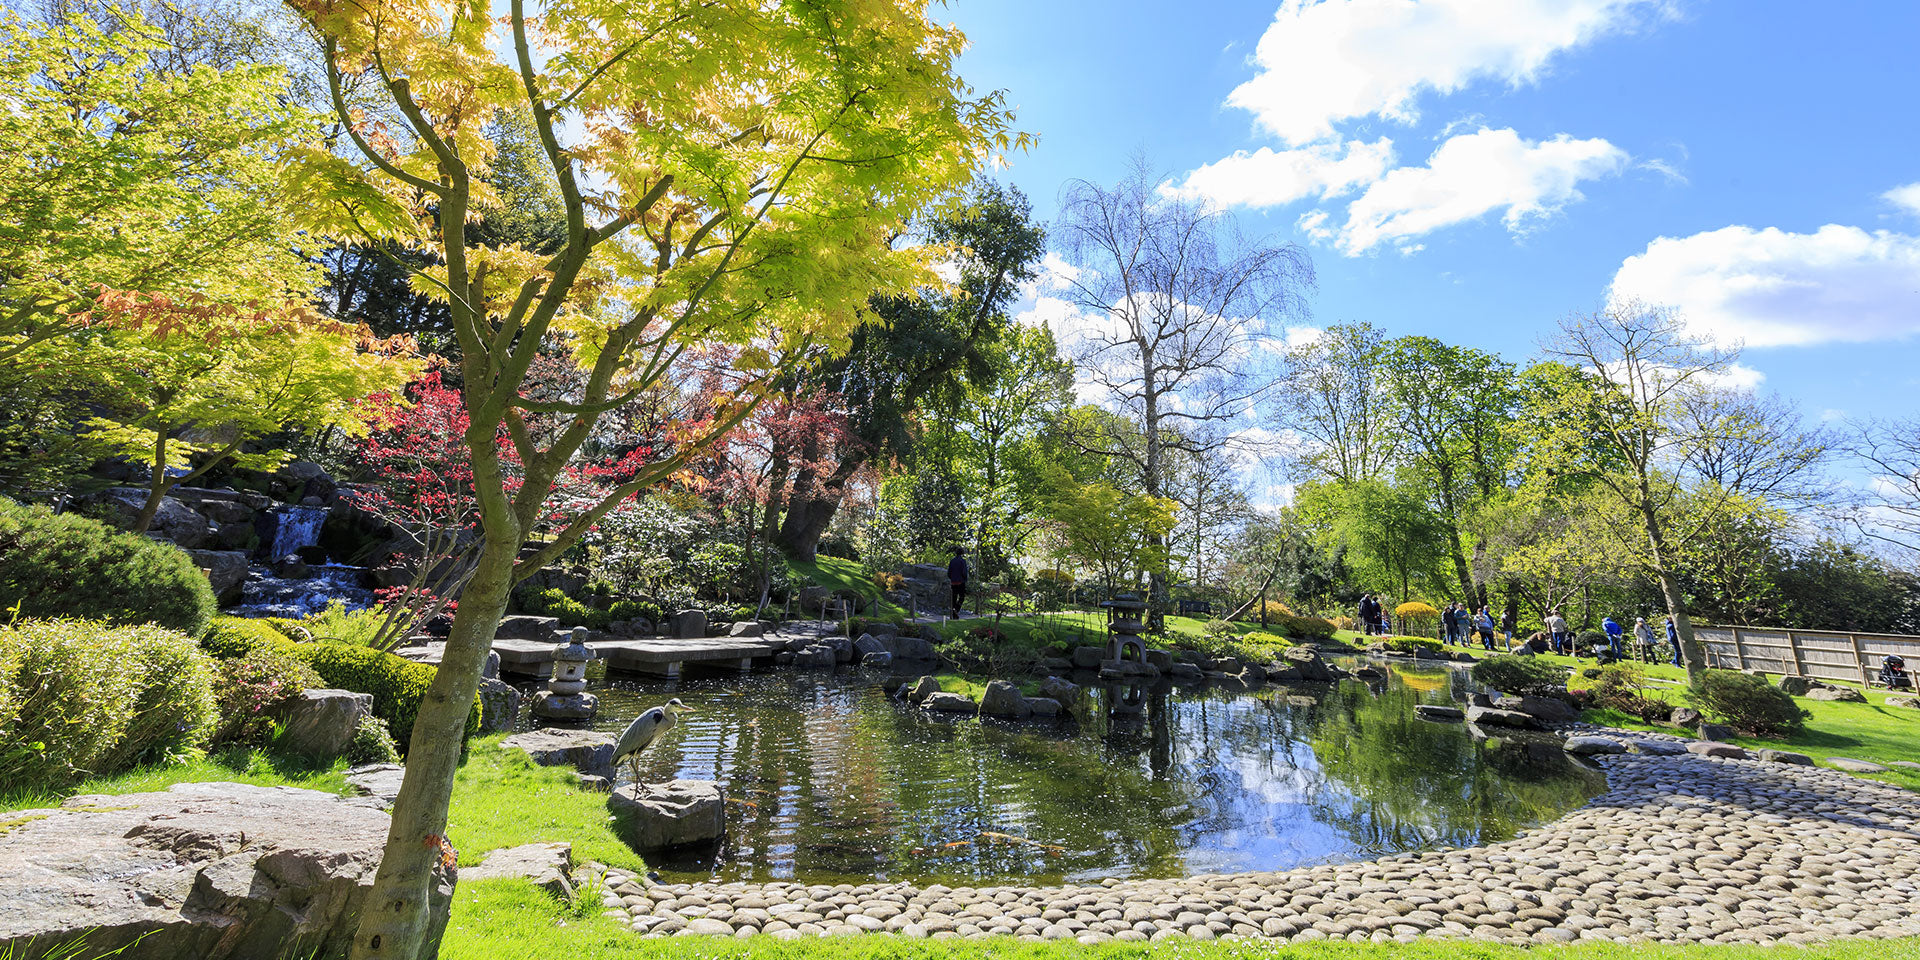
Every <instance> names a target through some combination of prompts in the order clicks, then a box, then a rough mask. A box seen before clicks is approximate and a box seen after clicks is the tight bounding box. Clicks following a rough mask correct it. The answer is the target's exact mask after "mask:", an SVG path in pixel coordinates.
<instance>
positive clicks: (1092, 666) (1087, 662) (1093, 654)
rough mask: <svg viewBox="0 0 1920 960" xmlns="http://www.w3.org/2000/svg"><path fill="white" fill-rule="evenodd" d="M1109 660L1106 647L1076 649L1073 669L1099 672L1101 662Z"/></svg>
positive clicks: (1074, 649) (1074, 650)
mask: <svg viewBox="0 0 1920 960" xmlns="http://www.w3.org/2000/svg"><path fill="white" fill-rule="evenodd" d="M1106 658H1107V648H1105V647H1074V648H1073V667H1074V669H1076V670H1098V669H1100V661H1102V660H1105V659H1106Z"/></svg>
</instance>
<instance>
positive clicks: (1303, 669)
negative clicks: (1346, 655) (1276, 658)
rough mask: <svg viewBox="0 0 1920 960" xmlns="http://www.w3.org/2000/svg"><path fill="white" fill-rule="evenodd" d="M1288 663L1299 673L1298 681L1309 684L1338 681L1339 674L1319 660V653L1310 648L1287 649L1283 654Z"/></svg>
mask: <svg viewBox="0 0 1920 960" xmlns="http://www.w3.org/2000/svg"><path fill="white" fill-rule="evenodd" d="M1281 656H1282V657H1285V658H1286V660H1287V661H1288V663H1290V664H1292V666H1293V668H1294V669H1295V670H1297V671H1299V672H1300V679H1302V680H1305V681H1307V682H1309V683H1326V682H1330V681H1333V680H1337V679H1339V674H1336V673H1334V672H1333V669H1332V668H1331V667H1329V666H1327V664H1326V662H1325V661H1323V660H1321V659H1320V651H1318V650H1315V649H1314V648H1312V647H1288V648H1287V649H1286V651H1285V652H1284V653H1282V654H1281Z"/></svg>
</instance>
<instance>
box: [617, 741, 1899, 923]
mask: <svg viewBox="0 0 1920 960" xmlns="http://www.w3.org/2000/svg"><path fill="white" fill-rule="evenodd" d="M1598 762H1599V763H1600V764H1601V765H1602V766H1603V767H1604V768H1605V769H1606V771H1607V776H1608V790H1607V792H1606V793H1605V794H1602V795H1601V796H1599V797H1596V798H1594V799H1593V801H1592V802H1590V803H1589V804H1588V805H1587V806H1585V807H1582V808H1581V809H1579V810H1577V811H1575V812H1573V813H1571V814H1568V815H1567V816H1565V817H1563V818H1561V819H1560V820H1557V821H1555V822H1553V823H1550V824H1547V825H1546V826H1543V827H1540V828H1539V829H1536V830H1533V831H1531V832H1529V833H1527V834H1524V835H1522V836H1520V837H1517V838H1515V839H1513V840H1510V841H1507V842H1505V843H1498V844H1493V845H1491V846H1486V847H1475V848H1472V849H1466V850H1435V851H1428V852H1424V853H1415V854H1405V855H1401V856H1396V857H1389V858H1386V859H1383V860H1372V861H1366V862H1362V863H1348V864H1338V865H1329V866H1321V867H1311V868H1303V869H1299V870H1292V871H1288V872H1285V873H1241V874H1231V875H1216V876H1197V877H1188V878H1184V879H1178V880H1130V881H1118V880H1107V881H1104V882H1102V883H1099V884H1093V885H1086V886H1066V887H1038V888H1035V887H982V888H949V887H944V886H938V885H934V886H928V887H915V886H910V885H907V884H866V885H861V886H851V885H841V886H835V887H827V886H807V885H804V884H793V883H769V884H724V885H711V884H693V885H659V886H650V887H649V886H643V885H642V883H640V882H636V881H634V880H633V879H632V878H628V877H623V876H618V875H613V876H609V877H608V886H607V887H606V888H605V890H606V892H605V895H604V898H603V899H604V900H605V903H606V905H607V906H608V907H609V910H608V911H607V912H608V915H609V916H612V917H615V918H617V919H619V920H621V921H622V922H625V923H628V924H630V925H631V926H632V928H633V929H634V930H636V931H638V932H640V933H641V934H643V935H646V936H663V935H674V934H678V935H699V934H713V935H720V936H754V935H758V934H767V935H771V936H775V937H788V938H791V937H801V936H828V935H842V934H855V933H862V932H867V931H887V932H894V933H899V934H902V935H905V936H910V937H934V938H953V937H989V936H996V935H1010V936H1017V937H1021V938H1023V939H1077V940H1079V941H1081V942H1084V943H1101V942H1105V941H1108V940H1163V939H1167V938H1170V937H1190V938H1194V939H1200V940H1212V939H1216V938H1220V937H1267V938H1284V939H1290V940H1321V939H1332V938H1339V939H1345V940H1353V941H1375V942H1384V941H1388V940H1398V941H1407V940H1412V939H1414V938H1416V937H1420V936H1440V937H1462V938H1471V939H1476V940H1499V941H1507V942H1512V943H1527V942H1532V943H1556V942H1565V941H1573V940H1619V941H1628V942H1641V941H1660V942H1677V943H1693V942H1713V943H1762V944H1764V943H1775V942H1789V943H1803V942H1808V941H1812V940H1820V939H1826V938H1831V937H1902V936H1915V935H1920V832H1916V831H1917V830H1920V794H1915V793H1912V792H1909V791H1906V790H1902V789H1900V788H1899V787H1895V786H1891V785H1889V784H1884V783H1880V782H1877V781H1872V780H1862V779H1858V778H1855V777H1851V776H1848V775H1846V774H1844V773H1839V772H1836V771H1833V770H1826V769H1820V768H1813V767H1801V766H1793V765H1788V764H1781V763H1767V762H1761V761H1754V760H1723V759H1715V758H1708V757H1699V756H1677V757H1656V756H1641V755H1638V754H1628V755H1613V756H1604V757H1600V758H1598Z"/></svg>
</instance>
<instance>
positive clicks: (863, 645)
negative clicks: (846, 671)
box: [853, 633, 891, 656]
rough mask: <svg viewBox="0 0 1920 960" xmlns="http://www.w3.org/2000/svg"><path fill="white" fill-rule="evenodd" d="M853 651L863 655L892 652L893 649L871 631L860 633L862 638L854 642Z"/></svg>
mask: <svg viewBox="0 0 1920 960" xmlns="http://www.w3.org/2000/svg"><path fill="white" fill-rule="evenodd" d="M853 652H854V653H857V654H859V655H861V656H866V655H867V654H869V653H890V652H891V651H889V650H888V649H887V645H886V644H885V643H884V642H882V641H881V640H880V638H879V637H876V636H874V635H873V634H871V633H863V634H861V635H860V639H858V640H855V641H854V642H853Z"/></svg>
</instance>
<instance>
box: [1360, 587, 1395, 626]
mask: <svg viewBox="0 0 1920 960" xmlns="http://www.w3.org/2000/svg"><path fill="white" fill-rule="evenodd" d="M1354 619H1356V620H1358V621H1360V629H1361V631H1362V632H1364V633H1366V635H1367V636H1369V637H1385V636H1391V635H1392V634H1393V629H1392V628H1393V621H1392V619H1391V618H1390V617H1388V616H1387V604H1386V602H1385V601H1383V600H1381V599H1380V598H1379V597H1376V596H1374V595H1373V594H1370V593H1369V594H1367V595H1365V596H1363V597H1361V598H1360V606H1359V607H1358V608H1357V609H1355V610H1354Z"/></svg>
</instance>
